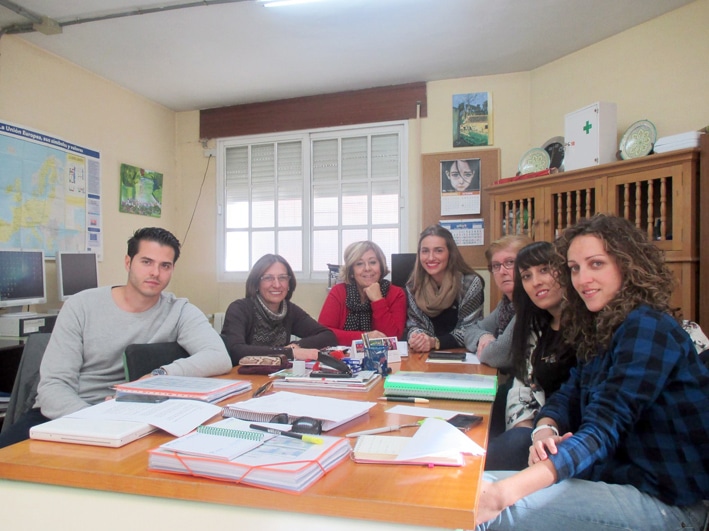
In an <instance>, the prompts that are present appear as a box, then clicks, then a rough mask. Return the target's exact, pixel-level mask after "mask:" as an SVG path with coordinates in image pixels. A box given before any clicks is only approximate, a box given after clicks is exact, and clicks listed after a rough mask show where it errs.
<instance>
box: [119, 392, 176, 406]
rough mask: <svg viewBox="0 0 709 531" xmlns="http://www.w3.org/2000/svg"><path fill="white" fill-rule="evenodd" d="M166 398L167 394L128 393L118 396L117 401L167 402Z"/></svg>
mask: <svg viewBox="0 0 709 531" xmlns="http://www.w3.org/2000/svg"><path fill="white" fill-rule="evenodd" d="M165 400H167V397H166V396H159V395H141V394H137V393H126V394H123V395H118V396H117V397H116V402H142V403H144V404H159V403H160V402H165Z"/></svg>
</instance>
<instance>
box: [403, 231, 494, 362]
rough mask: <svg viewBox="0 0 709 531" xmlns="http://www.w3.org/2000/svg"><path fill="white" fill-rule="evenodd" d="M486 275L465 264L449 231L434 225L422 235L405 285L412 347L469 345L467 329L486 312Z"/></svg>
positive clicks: (415, 350)
mask: <svg viewBox="0 0 709 531" xmlns="http://www.w3.org/2000/svg"><path fill="white" fill-rule="evenodd" d="M483 287H484V283H483V279H482V278H481V277H480V275H478V274H477V273H476V272H475V271H473V268H471V267H470V266H469V265H468V264H466V263H465V260H464V259H463V256H462V255H461V254H460V250H459V249H458V246H457V245H456V243H455V240H454V239H453V235H452V234H451V233H450V231H449V230H448V229H446V228H445V227H442V226H441V225H431V226H430V227H428V228H426V229H425V230H424V231H423V232H422V233H421V235H420V236H419V243H418V259H417V260H416V265H414V270H413V272H412V274H411V278H410V279H409V281H408V282H407V283H406V298H407V300H408V311H407V321H406V326H407V328H408V334H407V340H408V343H409V349H410V350H412V351H414V352H428V351H429V350H437V349H439V348H457V347H463V346H465V328H466V327H467V326H469V325H471V324H472V323H474V322H475V321H477V320H478V319H480V317H481V316H482V311H483V300H484V294H483Z"/></svg>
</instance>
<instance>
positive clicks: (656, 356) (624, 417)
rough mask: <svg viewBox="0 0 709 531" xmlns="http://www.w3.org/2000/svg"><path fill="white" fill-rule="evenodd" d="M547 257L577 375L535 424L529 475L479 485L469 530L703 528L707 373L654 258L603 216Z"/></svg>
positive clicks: (639, 239)
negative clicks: (561, 297)
mask: <svg viewBox="0 0 709 531" xmlns="http://www.w3.org/2000/svg"><path fill="white" fill-rule="evenodd" d="M557 251H558V253H559V254H560V255H561V257H563V261H560V264H559V273H560V276H559V281H560V283H561V284H562V286H564V287H565V288H566V289H567V292H566V296H567V298H568V301H567V304H565V305H564V308H563V309H562V323H561V328H562V330H563V333H564V337H565V339H566V341H567V342H568V343H570V344H572V345H574V346H575V347H576V348H577V356H578V360H579V361H578V365H577V367H576V368H574V369H572V370H571V374H570V376H569V379H568V381H567V382H566V383H564V384H563V385H562V386H561V388H560V389H559V390H558V391H556V393H554V394H553V395H552V396H551V397H550V398H549V400H548V401H547V403H546V404H545V406H544V407H543V408H542V409H541V411H540V412H539V414H538V416H537V417H536V419H535V425H536V428H535V429H534V431H533V432H532V446H531V447H530V451H529V465H530V466H529V467H528V468H526V469H524V470H522V471H521V472H517V473H504V472H502V473H501V472H495V473H492V474H493V475H494V476H496V478H494V479H496V481H495V482H488V481H483V482H482V485H481V491H480V492H481V494H480V498H479V503H478V513H477V514H476V518H477V520H478V522H479V523H480V525H479V528H480V529H575V530H585V529H589V530H590V529H594V530H595V529H599V528H613V529H643V530H648V529H658V530H659V529H662V530H665V529H679V528H684V529H702V528H703V525H706V522H707V507H706V506H705V505H704V503H703V502H702V500H703V499H706V498H709V437H707V433H709V371H708V370H707V369H706V368H705V367H704V366H702V364H701V363H700V361H699V357H698V355H697V353H696V350H695V348H694V345H693V343H692V341H691V339H690V338H689V336H688V335H687V333H686V332H685V331H684V330H683V329H682V327H681V326H680V324H679V323H678V321H677V320H676V319H675V317H674V315H673V312H672V310H671V308H670V305H669V299H670V294H671V292H672V287H673V279H672V274H671V272H670V271H669V269H668V268H667V266H666V264H665V262H664V257H663V255H662V252H661V251H660V250H659V249H658V248H657V247H656V246H655V245H653V244H652V243H651V242H649V241H648V240H647V236H646V235H645V233H643V232H642V231H641V230H639V229H638V228H636V227H635V226H633V225H632V224H631V223H630V222H629V221H627V220H625V219H623V218H618V217H614V216H606V215H597V216H594V217H592V218H590V219H584V220H581V221H579V222H578V223H577V224H576V225H574V226H572V227H570V228H568V229H567V230H565V231H564V233H563V234H562V236H561V237H560V239H559V240H558V242H557Z"/></svg>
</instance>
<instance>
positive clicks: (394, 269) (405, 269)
mask: <svg viewBox="0 0 709 531" xmlns="http://www.w3.org/2000/svg"><path fill="white" fill-rule="evenodd" d="M416 258H417V254H416V253H398V254H397V253H394V254H392V255H391V283H392V284H394V285H395V286H399V287H400V288H405V287H406V281H407V280H409V277H410V276H411V272H412V271H413V270H414V266H415V265H416Z"/></svg>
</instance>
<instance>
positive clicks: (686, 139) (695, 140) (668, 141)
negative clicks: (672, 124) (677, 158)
mask: <svg viewBox="0 0 709 531" xmlns="http://www.w3.org/2000/svg"><path fill="white" fill-rule="evenodd" d="M703 134H705V133H702V132H700V131H688V132H686V133H680V134H678V135H672V136H663V137H661V138H658V139H657V141H656V142H655V146H654V147H653V149H654V150H655V153H666V152H668V151H675V150H677V149H687V148H694V147H699V140H700V139H701V137H702V135H703Z"/></svg>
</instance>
